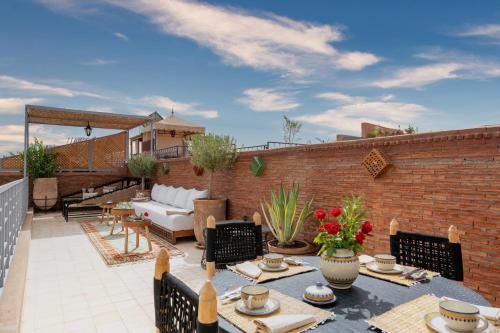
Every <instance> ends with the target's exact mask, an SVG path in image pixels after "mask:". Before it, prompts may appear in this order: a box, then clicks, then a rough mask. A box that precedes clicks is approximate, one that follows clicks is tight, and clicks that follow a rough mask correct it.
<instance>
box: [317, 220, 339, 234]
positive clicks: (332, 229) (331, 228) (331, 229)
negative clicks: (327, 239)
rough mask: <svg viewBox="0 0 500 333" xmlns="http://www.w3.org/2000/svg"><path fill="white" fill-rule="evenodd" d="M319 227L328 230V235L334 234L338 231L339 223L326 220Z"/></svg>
mask: <svg viewBox="0 0 500 333" xmlns="http://www.w3.org/2000/svg"><path fill="white" fill-rule="evenodd" d="M321 229H323V230H325V231H326V232H328V233H329V234H330V235H336V234H338V233H339V231H340V224H338V223H337V222H328V223H325V224H323V225H322V226H321Z"/></svg>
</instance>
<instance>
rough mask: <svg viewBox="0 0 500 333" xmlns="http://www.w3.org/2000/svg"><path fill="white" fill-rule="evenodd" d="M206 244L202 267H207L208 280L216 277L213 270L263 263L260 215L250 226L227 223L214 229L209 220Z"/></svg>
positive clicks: (211, 220)
mask: <svg viewBox="0 0 500 333" xmlns="http://www.w3.org/2000/svg"><path fill="white" fill-rule="evenodd" d="M205 244H206V245H205V251H204V253H203V258H202V267H204V266H205V265H206V267H207V271H208V276H209V277H212V276H213V275H214V274H215V269H225V268H226V266H227V265H229V264H235V263H238V262H243V261H246V260H254V259H262V255H263V249H262V219H261V216H260V214H259V213H257V212H255V213H254V214H253V222H243V221H242V222H228V223H219V224H217V225H216V224H215V218H214V217H213V216H209V217H208V219H207V229H206V242H205Z"/></svg>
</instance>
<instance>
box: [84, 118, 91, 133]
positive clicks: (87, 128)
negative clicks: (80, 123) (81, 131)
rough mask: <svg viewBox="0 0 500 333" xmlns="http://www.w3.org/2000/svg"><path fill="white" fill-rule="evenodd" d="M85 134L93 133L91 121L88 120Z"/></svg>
mask: <svg viewBox="0 0 500 333" xmlns="http://www.w3.org/2000/svg"><path fill="white" fill-rule="evenodd" d="M85 134H87V136H90V135H91V134H92V127H90V121H87V126H86V127H85Z"/></svg>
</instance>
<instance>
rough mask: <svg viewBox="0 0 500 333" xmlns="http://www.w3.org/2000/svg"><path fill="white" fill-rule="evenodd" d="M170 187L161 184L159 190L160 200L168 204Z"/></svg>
mask: <svg viewBox="0 0 500 333" xmlns="http://www.w3.org/2000/svg"><path fill="white" fill-rule="evenodd" d="M167 194H168V189H167V187H166V186H165V185H160V190H159V191H158V202H159V203H163V204H166V203H167V200H166V198H167Z"/></svg>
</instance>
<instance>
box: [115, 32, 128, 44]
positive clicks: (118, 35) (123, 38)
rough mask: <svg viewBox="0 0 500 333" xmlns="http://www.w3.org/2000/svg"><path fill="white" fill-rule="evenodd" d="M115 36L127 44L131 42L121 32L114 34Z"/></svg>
mask: <svg viewBox="0 0 500 333" xmlns="http://www.w3.org/2000/svg"><path fill="white" fill-rule="evenodd" d="M113 36H115V37H116V38H118V39H121V40H123V41H125V42H128V41H129V38H128V37H127V35H125V34H123V33H121V32H113Z"/></svg>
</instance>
